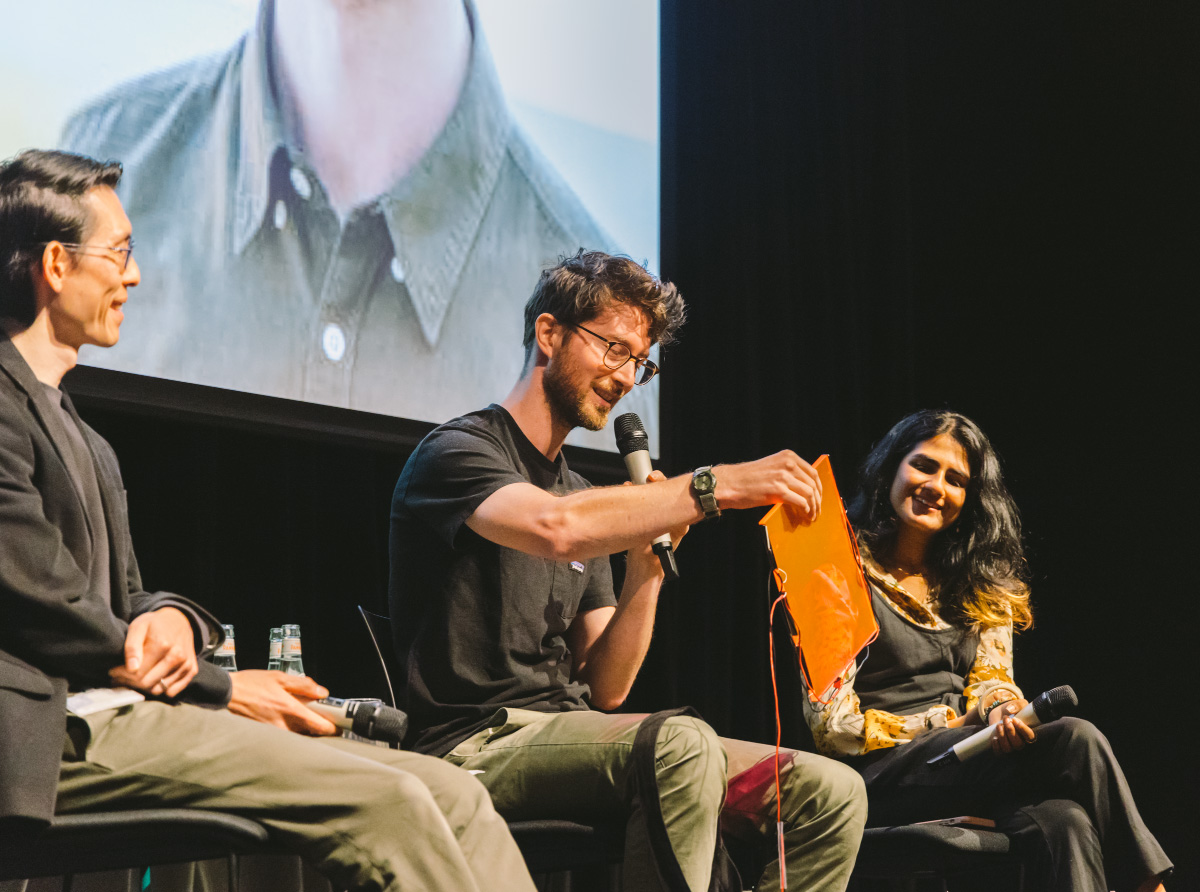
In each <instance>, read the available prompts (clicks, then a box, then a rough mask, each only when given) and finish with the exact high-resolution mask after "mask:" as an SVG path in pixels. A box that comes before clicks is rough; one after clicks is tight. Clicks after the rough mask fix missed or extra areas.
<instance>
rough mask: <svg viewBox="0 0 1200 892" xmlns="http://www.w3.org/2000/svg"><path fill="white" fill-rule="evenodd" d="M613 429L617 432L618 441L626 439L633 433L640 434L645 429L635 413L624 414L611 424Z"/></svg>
mask: <svg viewBox="0 0 1200 892" xmlns="http://www.w3.org/2000/svg"><path fill="white" fill-rule="evenodd" d="M613 427H614V429H615V430H616V432H617V439H618V440H620V439H622V438H624V437H628V436H629V435H630V434H632V433H635V432H637V433H642V434H644V433H645V432H646V428H645V426H644V425H643V424H642V419H640V418H638V416H637V412H626V413H625V414H624V415H622V416H620V417H619V418H618V419H617V420H616V421H615V422H614V423H613Z"/></svg>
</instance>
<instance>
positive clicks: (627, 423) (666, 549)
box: [614, 412, 679, 579]
mask: <svg viewBox="0 0 1200 892" xmlns="http://www.w3.org/2000/svg"><path fill="white" fill-rule="evenodd" d="M614 429H615V430H616V434H617V450H618V451H619V452H620V453H621V457H622V458H624V459H625V469H626V470H627V471H629V479H630V480H632V481H633V482H634V483H645V482H646V478H647V477H649V476H650V472H651V471H652V470H654V467H653V466H652V465H651V464H650V438H649V437H648V436H647V435H646V428H645V427H644V426H643V425H642V419H640V418H638V417H637V413H635V412H627V413H625V414H624V415H622V416H621V417H620V418H618V419H617V420H616V422H615V424H614ZM651 548H653V549H654V553H655V554H656V555H658V562H659V563H660V564H662V568H663V573H664V574H666V577H667V579H678V578H679V567H677V566H676V565H675V549H674V548H673V547H672V545H671V534H670V533H663V534H662V535H661V536H659V537H658V538H657V539H655V540H654V542H652V543H651Z"/></svg>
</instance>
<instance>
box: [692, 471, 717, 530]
mask: <svg viewBox="0 0 1200 892" xmlns="http://www.w3.org/2000/svg"><path fill="white" fill-rule="evenodd" d="M716 489H717V475H716V474H715V473H713V469H712V468H711V467H710V466H708V465H705V466H704V467H703V468H696V470H695V471H693V472H692V492H693V493H695V495H696V499H697V501H699V502H700V510H702V511H703V512H704V519H705V520H712V519H713V518H714V517H720V516H721V506H720V505H718V504H717V493H716Z"/></svg>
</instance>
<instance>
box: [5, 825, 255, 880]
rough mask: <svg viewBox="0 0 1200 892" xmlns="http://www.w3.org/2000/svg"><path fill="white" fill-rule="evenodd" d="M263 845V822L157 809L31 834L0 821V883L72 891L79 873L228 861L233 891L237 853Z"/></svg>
mask: <svg viewBox="0 0 1200 892" xmlns="http://www.w3.org/2000/svg"><path fill="white" fill-rule="evenodd" d="M266 844H267V831H266V829H265V828H264V827H263V826H262V825H261V824H258V823H256V822H254V821H250V820H247V819H245V818H239V817H236V816H234V815H228V814H222V813H220V812H210V811H199V810H196V809H183V808H161V809H140V810H133V811H115V812H94V813H92V814H80V815H61V816H59V817H56V818H55V819H54V820H53V822H52V823H51V824H50V826H49V827H47V828H45V829H42V830H36V831H32V830H28V829H24V828H23V827H20V826H14V825H3V824H0V880H27V879H34V878H37V877H52V876H62V877H63V892H70V888H71V882H72V880H73V878H74V876H75V874H79V873H92V872H94V871H101V870H124V869H128V868H134V869H139V870H141V869H145V868H147V867H154V866H156V865H160V864H175V863H181V862H185V861H207V860H209V859H212V858H226V859H228V862H229V888H230V892H237V888H238V887H237V879H238V871H237V856H238V855H241V854H247V853H251V852H259V851H262V850H263V849H264V848H265V846H266Z"/></svg>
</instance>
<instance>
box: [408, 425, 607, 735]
mask: <svg viewBox="0 0 1200 892" xmlns="http://www.w3.org/2000/svg"><path fill="white" fill-rule="evenodd" d="M522 482H524V483H532V484H533V485H534V486H537V487H539V488H540V489H544V490H546V491H547V492H550V493H555V494H565V493H568V492H572V491H575V490H579V489H585V488H587V487H588V486H589V485H590V484H588V482H587V481H586V480H584V479H583V478H582V477H580V476H579V475H578V474H576V473H574V472H573V471H571V470H570V469H568V468H567V463H566V460H565V459H564V458H563V456H562V455H561V454H560V455H559V456H558V459H557V460H556V461H550V460H549V459H547V458H546V457H545V456H544V455H542V453H541V452H539V451H538V450H537V448H536V447H534V445H533V444H532V443H530V442H529V439H528V438H527V437H526V436H525V435H524V434H523V433H522V432H521V429H520V428H519V427H518V426H517V423H516V422H515V421H514V420H513V418H512V416H511V415H509V414H508V412H507V411H506V410H505V409H503V408H501V407H500V406H497V405H492V406H488V408H486V409H482V410H480V411H478V412H472V413H470V414H469V415H464V416H463V417H461V418H456V419H454V420H453V421H450V422H447V423H446V424H443V425H442V426H441V427H439V428H437V429H436V430H434V431H433V432H432V433H430V434H429V436H427V437H426V438H425V439H424V440H422V441H421V444H420V445H419V446H418V447H417V449H416V451H415V452H414V453H413V454H412V456H411V457H410V458H409V460H408V463H407V464H406V465H405V466H404V470H403V471H402V472H401V474H400V480H399V482H398V483H397V484H396V492H395V495H394V496H393V497H392V524H391V543H390V549H391V578H390V580H389V586H388V589H389V592H388V594H389V600H390V602H391V615H392V628H393V632H394V635H395V641H396V647H397V651H398V654H399V657H400V664H401V674H402V678H401V679H400V691H399V692H398V693H397V696H398V697H399V699H400V701H401V702H400V705H401V707H402V708H403V709H405V710H406V711H407V712H408V715H409V720H410V731H409V740H408V741H407V744H408V745H410V746H411V747H412V748H413V749H415V750H417V751H418V752H424V753H433V754H435V755H444V754H445V753H447V752H449V751H450V750H451V749H453V748H454V747H455V746H456V745H457V744H458V743H460V742H461V741H463V740H465V739H466V738H467V737H470V736H471V735H472V734H474V733H475V732H476V731H478V730H479V729H480V728H483V727H485V726H486V725H487V722H488V720H489V719H490V718H491V717H492V716H493V715H494V714H495V713H496V711H497V710H498V709H500V708H501V707H504V706H510V707H519V708H522V709H535V710H542V711H547V712H565V711H567V710H574V709H587V708H588V707H587V703H586V698H587V697H588V695H589V693H590V691H589V690H588V687H587V685H585V684H581V683H579V682H575V681H572V680H571V655H570V652H569V651H568V649H567V646H566V643H565V641H564V640H563V633H564V632H565V631H566V630H567V627H568V626H569V625H570V624H571V621H572V620H573V619H574V618H575V615H576V614H577V613H579V612H581V611H588V610H594V609H596V608H598V607H607V606H613V605H615V604H616V603H617V601H616V598H615V596H614V594H613V582H612V570H611V568H610V566H609V561H608V558H607V557H598V558H593V559H591V560H587V561H558V562H556V561H552V560H549V559H547V558H540V557H534V556H533V555H529V554H525V553H524V552H521V551H517V550H515V549H512V548H505V547H503V546H501V545H497V544H495V543H494V542H490V541H488V540H487V539H484V538H483V537H482V536H479V535H478V534H476V533H475V532H474V531H472V530H471V529H470V528H469V527H468V526H467V525H466V524H465V521H466V519H467V518H468V517H470V516H471V515H472V514H474V513H475V509H476V508H478V507H479V506H480V505H481V504H482V503H483V501H484V500H485V499H487V497H488V496H490V495H491V494H492V493H494V492H496V490H498V489H501V488H502V487H505V486H508V485H509V484H512V483H522Z"/></svg>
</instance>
